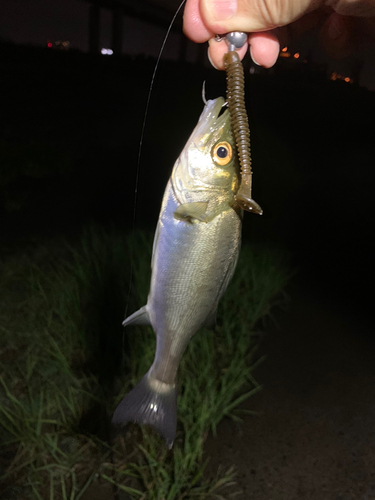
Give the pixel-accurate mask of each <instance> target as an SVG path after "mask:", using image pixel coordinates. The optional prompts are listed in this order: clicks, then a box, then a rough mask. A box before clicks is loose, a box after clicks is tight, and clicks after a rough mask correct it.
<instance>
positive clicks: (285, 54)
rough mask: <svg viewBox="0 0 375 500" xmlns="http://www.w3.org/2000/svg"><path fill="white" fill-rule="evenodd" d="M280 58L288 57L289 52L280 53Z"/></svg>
mask: <svg viewBox="0 0 375 500" xmlns="http://www.w3.org/2000/svg"><path fill="white" fill-rule="evenodd" d="M280 57H290V53H289V52H280Z"/></svg>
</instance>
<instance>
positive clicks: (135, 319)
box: [122, 306, 151, 326]
mask: <svg viewBox="0 0 375 500" xmlns="http://www.w3.org/2000/svg"><path fill="white" fill-rule="evenodd" d="M128 325H151V321H150V316H149V315H148V311H147V306H143V307H141V308H140V309H138V311H136V312H135V313H133V314H132V315H131V316H128V317H127V318H126V319H125V321H123V323H122V326H128Z"/></svg>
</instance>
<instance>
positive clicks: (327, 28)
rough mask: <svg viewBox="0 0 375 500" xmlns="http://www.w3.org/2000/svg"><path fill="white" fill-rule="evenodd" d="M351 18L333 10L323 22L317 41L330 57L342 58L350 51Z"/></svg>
mask: <svg viewBox="0 0 375 500" xmlns="http://www.w3.org/2000/svg"><path fill="white" fill-rule="evenodd" d="M352 19H353V18H351V17H348V16H341V15H340V14H337V13H336V12H334V13H333V14H331V15H330V16H329V17H328V19H327V20H326V22H325V23H324V25H323V27H322V29H321V30H320V33H319V42H320V43H321V45H323V47H324V50H325V51H326V53H327V54H328V55H329V56H330V57H332V58H334V59H343V58H344V57H347V56H348V55H350V53H351V52H352V49H353V47H352V43H351V32H352Z"/></svg>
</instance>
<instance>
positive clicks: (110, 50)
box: [100, 48, 113, 56]
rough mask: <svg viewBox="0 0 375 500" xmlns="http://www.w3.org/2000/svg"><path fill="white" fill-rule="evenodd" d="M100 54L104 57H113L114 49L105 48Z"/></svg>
mask: <svg viewBox="0 0 375 500" xmlns="http://www.w3.org/2000/svg"><path fill="white" fill-rule="evenodd" d="M100 52H101V53H102V54H103V55H105V56H111V55H112V54H113V50H112V49H104V48H103V49H102V50H101V51H100Z"/></svg>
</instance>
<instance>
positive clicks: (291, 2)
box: [184, 0, 375, 69]
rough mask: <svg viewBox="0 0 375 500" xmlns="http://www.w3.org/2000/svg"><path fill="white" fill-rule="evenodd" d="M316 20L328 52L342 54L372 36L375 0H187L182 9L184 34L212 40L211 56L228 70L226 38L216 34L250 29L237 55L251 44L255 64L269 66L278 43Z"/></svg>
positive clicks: (210, 44) (284, 41)
mask: <svg viewBox="0 0 375 500" xmlns="http://www.w3.org/2000/svg"><path fill="white" fill-rule="evenodd" d="M236 4H237V5H236ZM322 23H323V24H322ZM318 24H322V27H321V30H320V36H319V38H320V41H321V43H322V45H323V47H324V48H325V49H326V52H327V53H328V54H329V55H330V56H332V57H336V58H340V57H343V56H345V55H347V54H348V53H349V52H350V50H351V49H353V47H354V45H355V43H357V42H358V35H360V37H361V38H363V37H366V36H367V37H370V38H374V34H375V0H358V1H356V2H353V1H351V0H282V1H279V0H237V2H236V0H187V2H186V6H185V13H184V32H185V34H186V35H187V36H188V37H189V38H190V39H191V40H193V41H194V42H197V43H202V42H206V41H208V42H209V49H208V56H209V59H210V61H211V63H212V64H213V66H215V67H216V68H217V69H224V64H223V55H224V53H225V52H227V51H228V48H227V45H226V44H225V42H224V41H222V42H216V41H215V40H214V36H215V35H216V34H223V33H228V32H230V31H245V32H247V33H249V37H248V44H245V45H244V47H242V48H241V49H240V50H239V51H238V53H239V56H240V57H241V59H242V58H243V57H244V56H245V54H246V52H247V48H248V45H250V54H251V57H252V58H253V60H254V62H256V63H257V64H259V65H261V66H264V67H266V68H270V67H271V66H273V65H274V64H275V62H276V60H277V57H278V55H279V52H280V45H282V46H284V45H286V44H288V43H290V41H291V40H292V39H295V38H298V36H299V35H301V34H302V33H303V32H305V31H307V30H309V29H311V28H313V27H314V26H316V25H318Z"/></svg>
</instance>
